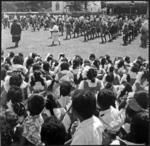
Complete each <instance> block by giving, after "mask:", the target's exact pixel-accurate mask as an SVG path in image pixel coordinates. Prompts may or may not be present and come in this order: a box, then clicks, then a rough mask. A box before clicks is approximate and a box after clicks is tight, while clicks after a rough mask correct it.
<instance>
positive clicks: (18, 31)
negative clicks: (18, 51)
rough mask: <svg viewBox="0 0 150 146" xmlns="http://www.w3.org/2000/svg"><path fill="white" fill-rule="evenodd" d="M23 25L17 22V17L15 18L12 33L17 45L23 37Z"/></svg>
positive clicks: (16, 45) (13, 40)
mask: <svg viewBox="0 0 150 146" xmlns="http://www.w3.org/2000/svg"><path fill="white" fill-rule="evenodd" d="M21 31H22V29H21V25H20V24H19V23H18V22H17V18H15V19H14V21H13V24H12V25H11V32H10V33H11V35H12V42H14V43H15V47H18V43H19V41H20V38H21Z"/></svg>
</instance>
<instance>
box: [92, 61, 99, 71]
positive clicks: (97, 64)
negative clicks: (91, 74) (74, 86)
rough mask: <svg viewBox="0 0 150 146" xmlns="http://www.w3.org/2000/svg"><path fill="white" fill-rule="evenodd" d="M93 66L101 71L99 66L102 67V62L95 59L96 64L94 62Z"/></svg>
mask: <svg viewBox="0 0 150 146" xmlns="http://www.w3.org/2000/svg"><path fill="white" fill-rule="evenodd" d="M93 65H94V66H95V67H96V68H97V69H99V66H100V61H99V60H98V59H95V60H94V62H93Z"/></svg>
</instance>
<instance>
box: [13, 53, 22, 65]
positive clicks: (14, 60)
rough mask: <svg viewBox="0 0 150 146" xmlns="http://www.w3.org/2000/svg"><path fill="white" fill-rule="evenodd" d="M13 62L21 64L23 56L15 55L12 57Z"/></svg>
mask: <svg viewBox="0 0 150 146" xmlns="http://www.w3.org/2000/svg"><path fill="white" fill-rule="evenodd" d="M13 63H14V64H21V65H23V58H22V57H21V56H19V55H16V56H15V57H14V58H13Z"/></svg>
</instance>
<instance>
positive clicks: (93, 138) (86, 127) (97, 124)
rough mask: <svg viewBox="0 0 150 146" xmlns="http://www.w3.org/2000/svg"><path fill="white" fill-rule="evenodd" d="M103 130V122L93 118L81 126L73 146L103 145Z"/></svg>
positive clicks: (74, 138) (78, 128)
mask: <svg viewBox="0 0 150 146" xmlns="http://www.w3.org/2000/svg"><path fill="white" fill-rule="evenodd" d="M103 130H104V127H103V124H102V122H101V121H100V120H99V119H98V118H97V117H95V116H92V117H91V118H89V119H87V120H85V121H83V122H81V123H80V124H79V126H78V127H77V130H76V132H75V134H74V136H73V140H72V143H71V145H101V144H102V133H103Z"/></svg>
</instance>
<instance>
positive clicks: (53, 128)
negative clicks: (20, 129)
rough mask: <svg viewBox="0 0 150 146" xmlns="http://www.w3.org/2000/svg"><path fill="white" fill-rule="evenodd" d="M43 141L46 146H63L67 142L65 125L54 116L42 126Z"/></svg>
mask: <svg viewBox="0 0 150 146" xmlns="http://www.w3.org/2000/svg"><path fill="white" fill-rule="evenodd" d="M41 141H42V142H43V143H45V145H46V146H49V145H63V144H64V143H65V141H66V131H65V127H64V125H63V124H62V123H61V122H60V121H59V120H57V119H56V118H55V117H54V116H52V117H50V118H47V119H46V120H45V122H44V124H43V125H42V129H41Z"/></svg>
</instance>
